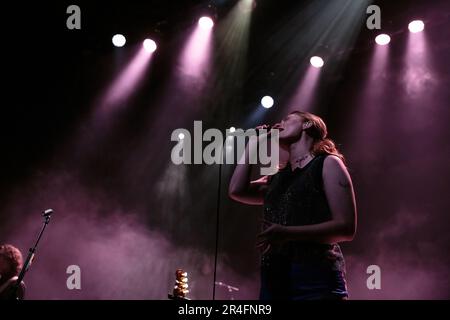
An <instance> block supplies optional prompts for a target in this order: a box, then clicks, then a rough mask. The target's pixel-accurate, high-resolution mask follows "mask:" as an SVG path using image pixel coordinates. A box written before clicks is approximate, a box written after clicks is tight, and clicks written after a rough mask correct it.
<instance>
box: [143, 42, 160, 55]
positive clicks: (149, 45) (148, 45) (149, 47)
mask: <svg viewBox="0 0 450 320" xmlns="http://www.w3.org/2000/svg"><path fill="white" fill-rule="evenodd" d="M144 48H145V50H146V51H147V52H149V53H152V52H155V51H156V48H158V46H157V45H156V42H155V41H153V40H151V39H145V40H144Z"/></svg>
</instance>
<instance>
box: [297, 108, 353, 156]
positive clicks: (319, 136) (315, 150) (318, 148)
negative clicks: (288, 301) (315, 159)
mask: <svg viewBox="0 0 450 320" xmlns="http://www.w3.org/2000/svg"><path fill="white" fill-rule="evenodd" d="M290 114H296V115H298V116H300V117H301V118H303V119H304V120H307V121H310V122H311V123H312V126H311V127H309V128H307V129H305V132H306V133H307V134H308V135H309V136H310V137H311V138H313V139H314V143H313V146H312V149H311V152H312V154H314V155H320V154H330V155H334V156H336V157H339V158H340V159H341V160H342V161H344V162H345V158H344V155H343V154H342V153H341V152H340V151H339V150H338V149H337V147H336V144H335V143H334V141H333V140H331V139H329V138H328V130H327V126H326V124H325V122H324V121H323V120H322V118H320V117H319V116H316V115H315V114H312V113H309V112H304V111H293V112H291V113H290Z"/></svg>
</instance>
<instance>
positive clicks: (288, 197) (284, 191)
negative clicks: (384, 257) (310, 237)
mask: <svg viewBox="0 0 450 320" xmlns="http://www.w3.org/2000/svg"><path fill="white" fill-rule="evenodd" d="M326 157H327V155H318V156H316V157H315V158H314V159H312V160H311V161H310V162H309V163H308V164H307V165H306V166H305V167H303V168H296V169H295V170H294V171H292V168H291V165H290V164H289V163H288V165H287V166H286V167H285V168H283V169H281V170H280V171H279V172H278V173H276V174H275V175H273V176H271V178H270V179H269V183H268V189H267V190H266V194H265V199H264V218H265V219H266V220H268V221H271V222H273V223H277V224H281V225H286V226H302V225H311V224H318V223H321V222H325V221H328V220H330V219H331V211H330V208H329V206H328V201H327V198H326V195H325V191H324V189H323V179H322V168H323V162H324V160H325V158H326ZM273 259H283V260H286V259H287V260H289V261H305V260H306V261H310V262H326V263H327V264H329V265H330V266H331V267H332V268H333V269H334V270H340V271H344V269H345V266H344V258H343V255H342V252H341V250H340V248H339V246H338V245H337V244H320V243H309V242H288V243H285V244H283V245H280V246H277V247H274V248H272V249H271V250H270V251H269V253H267V254H265V255H264V256H263V257H262V265H263V266H269V265H270V264H271V261H272V260H273Z"/></svg>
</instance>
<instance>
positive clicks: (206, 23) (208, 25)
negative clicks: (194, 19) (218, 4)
mask: <svg viewBox="0 0 450 320" xmlns="http://www.w3.org/2000/svg"><path fill="white" fill-rule="evenodd" d="M198 25H199V26H200V27H201V28H202V29H205V30H209V29H212V27H213V26H214V22H213V21H212V19H211V18H209V17H201V18H200V19H199V20H198Z"/></svg>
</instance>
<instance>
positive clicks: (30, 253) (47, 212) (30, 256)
mask: <svg viewBox="0 0 450 320" xmlns="http://www.w3.org/2000/svg"><path fill="white" fill-rule="evenodd" d="M52 213H53V210H52V209H47V210H45V211H44V212H43V213H42V217H43V218H44V223H43V224H42V229H41V232H40V233H39V236H38V238H37V240H36V242H35V244H34V246H33V247H32V248H30V249H29V251H28V256H27V259H26V260H25V262H24V264H23V267H22V270H21V271H20V274H19V276H18V278H17V281H16V284H15V285H14V287H13V291H12V295H13V297H15V299H17V300H19V298H18V297H17V291H18V290H19V287H20V285H21V283H22V280H23V278H24V277H25V274H26V272H27V271H28V268H29V267H30V263H31V261H32V259H33V258H34V254H35V252H36V249H37V246H38V244H39V241H40V240H41V238H42V235H43V234H44V231H45V228H46V227H47V225H48V224H49V222H50V216H51V214H52Z"/></svg>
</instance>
